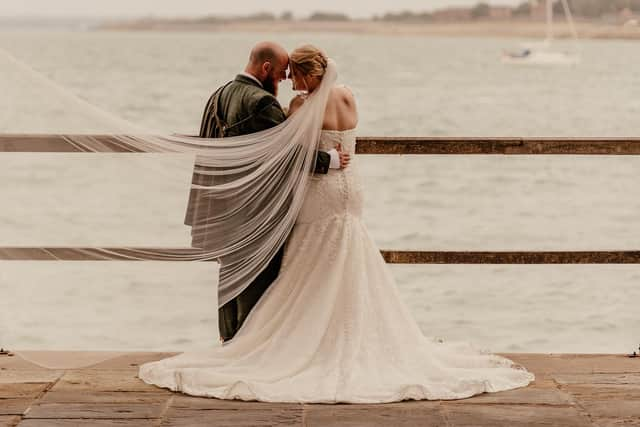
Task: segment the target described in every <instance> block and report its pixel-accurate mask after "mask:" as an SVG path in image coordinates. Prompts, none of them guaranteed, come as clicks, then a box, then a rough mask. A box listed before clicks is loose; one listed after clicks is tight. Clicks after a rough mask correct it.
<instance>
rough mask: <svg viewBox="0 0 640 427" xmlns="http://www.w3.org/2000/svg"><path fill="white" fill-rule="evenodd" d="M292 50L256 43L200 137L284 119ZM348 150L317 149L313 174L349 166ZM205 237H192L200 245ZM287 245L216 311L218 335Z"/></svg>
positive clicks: (229, 330)
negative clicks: (281, 93)
mask: <svg viewBox="0 0 640 427" xmlns="http://www.w3.org/2000/svg"><path fill="white" fill-rule="evenodd" d="M288 66H289V55H288V53H287V51H286V50H285V49H284V48H283V47H281V46H279V45H277V44H275V43H272V42H262V43H259V44H257V45H256V46H255V47H254V48H253V49H252V50H251V55H250V56H249V63H248V64H247V66H246V68H245V70H244V72H242V73H240V74H238V75H237V76H236V78H235V80H233V81H231V82H229V83H227V84H226V85H224V86H222V87H220V88H219V89H218V90H216V91H215V92H214V93H213V95H211V98H209V102H208V103H207V105H206V107H205V110H204V115H203V117H202V123H201V126H200V137H201V138H224V137H231V136H237V135H246V134H250V133H255V132H259V131H261V130H265V129H268V128H271V127H274V126H277V125H278V124H280V123H282V122H284V121H285V120H286V115H285V113H284V111H283V109H282V107H281V106H280V104H279V103H278V100H277V99H276V96H277V94H278V85H279V83H280V82H281V81H282V80H285V79H286V78H287V68H288ZM348 163H349V155H348V154H347V153H343V152H340V151H337V150H335V149H334V150H331V151H329V152H328V153H327V152H323V151H318V153H317V156H316V165H315V173H322V174H326V173H327V172H328V171H329V169H330V168H331V169H339V168H343V167H346V166H347V165H348ZM193 179H194V182H195V183H202V182H203V181H202V180H203V179H206V177H202V176H198V175H196V174H194V178H193ZM195 198H197V194H195V193H194V192H193V191H192V193H191V196H190V199H189V208H188V210H187V216H186V220H185V223H186V224H187V225H192V224H193V223H194V219H195V218H194V216H195V215H197V213H196V212H194V209H193V205H194V203H193V202H194V201H195V200H194V199H195ZM199 244H201V242H197V241H193V242H192V246H194V247H199ZM283 252H284V247H281V248H280V250H279V251H278V252H277V254H276V255H275V256H274V258H273V259H272V260H271V262H270V263H269V265H268V266H267V267H266V268H265V269H264V271H262V273H260V275H258V277H256V279H255V280H254V281H253V282H252V283H251V284H250V285H249V286H248V287H247V288H246V289H245V290H244V291H243V292H242V293H241V294H240V295H238V296H237V297H236V298H234V299H233V300H231V301H229V302H228V303H226V304H225V305H223V306H222V307H221V308H220V309H219V311H218V325H219V328H220V338H221V339H222V340H223V341H227V340H230V339H231V338H233V336H234V335H235V333H236V332H237V331H238V329H240V326H242V323H243V322H244V320H245V319H246V318H247V315H248V314H249V312H250V311H251V309H252V308H253V306H254V305H255V304H256V302H258V299H260V297H261V296H262V294H263V293H264V292H265V291H266V290H267V288H268V287H269V285H270V284H271V283H272V282H273V281H274V280H275V279H276V277H278V273H279V271H280V264H281V263H282V255H283Z"/></svg>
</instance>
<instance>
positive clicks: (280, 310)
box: [139, 130, 534, 403]
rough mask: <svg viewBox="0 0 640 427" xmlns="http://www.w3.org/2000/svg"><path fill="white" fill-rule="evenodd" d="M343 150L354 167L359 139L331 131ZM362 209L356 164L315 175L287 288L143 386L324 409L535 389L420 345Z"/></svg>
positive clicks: (283, 277) (157, 366)
mask: <svg viewBox="0 0 640 427" xmlns="http://www.w3.org/2000/svg"><path fill="white" fill-rule="evenodd" d="M338 143H341V144H342V146H343V149H344V150H347V151H349V152H350V153H351V154H352V155H353V154H354V152H355V144H356V138H355V130H348V131H327V130H323V131H322V133H321V137H320V147H319V148H320V149H321V150H330V149H332V148H335V147H336V146H337V144H338ZM362 207H363V197H362V186H361V183H360V179H359V176H358V166H357V160H352V162H351V165H350V166H349V167H348V168H346V169H341V170H331V171H330V172H329V173H328V174H327V175H314V176H313V178H312V179H311V181H310V183H309V188H308V190H307V193H306V197H305V199H304V203H303V205H302V209H301V211H300V213H299V215H298V218H297V221H296V225H295V227H294V229H293V232H292V234H291V236H290V238H289V240H288V242H287V246H286V250H285V255H284V260H283V264H282V268H281V270H280V274H279V277H278V279H277V280H276V281H275V282H274V283H273V284H272V285H271V286H270V287H269V289H268V290H267V292H266V293H265V294H264V295H263V296H262V298H261V299H260V301H259V302H258V303H257V305H256V306H255V307H254V309H253V311H252V312H251V313H250V314H249V317H248V318H247V319H246V321H245V323H244V325H243V326H242V328H241V329H240V331H238V333H237V335H236V336H235V337H234V338H233V340H231V341H229V342H227V343H225V344H224V345H221V346H215V347H213V348H211V349H209V350H205V351H194V352H187V353H182V354H180V355H177V356H174V357H171V358H168V359H164V360H160V361H157V362H151V363H147V364H144V365H142V366H141V367H140V371H139V377H140V378H141V379H142V380H143V381H145V382H147V383H149V384H155V385H157V386H160V387H166V388H169V389H171V390H174V391H180V392H183V393H186V394H190V395H194V396H207V397H215V398H220V399H242V400H259V401H265V402H317V403H337V402H350V403H382V402H394V401H401V400H406V399H416V400H421V399H430V400H434V399H460V398H465V397H469V396H472V395H475V394H479V393H483V392H497V391H502V390H509V389H513V388H518V387H524V386H526V385H527V384H529V383H530V382H531V381H533V380H534V376H533V374H531V373H530V372H528V371H526V370H525V369H524V368H522V367H520V366H517V365H515V364H514V363H513V362H511V361H510V360H508V359H505V358H502V357H500V356H496V355H492V354H488V353H486V352H482V351H479V350H477V349H475V348H473V347H472V346H471V345H468V344H464V343H448V342H441V341H438V340H435V339H430V338H427V337H425V336H424V335H423V334H422V331H421V330H420V329H419V327H418V325H417V323H416V322H415V321H414V320H413V318H412V316H411V313H410V312H409V310H408V309H407V307H406V306H405V305H404V303H403V302H402V300H401V298H400V295H399V294H398V290H397V288H396V284H395V282H394V279H393V277H392V275H391V273H390V271H389V269H388V267H387V265H386V264H385V261H384V259H383V258H382V256H381V255H380V252H379V250H378V248H377V247H376V245H375V244H374V242H373V241H372V239H371V238H370V236H369V234H368V232H367V229H366V228H365V226H364V224H363V222H362ZM213 309H214V308H212V310H213Z"/></svg>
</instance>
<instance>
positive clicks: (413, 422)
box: [0, 353, 640, 427]
mask: <svg viewBox="0 0 640 427" xmlns="http://www.w3.org/2000/svg"><path fill="white" fill-rule="evenodd" d="M169 355H171V354H169V353H127V354H124V355H120V356H117V357H114V358H111V359H109V360H106V361H103V362H101V363H98V364H96V365H94V366H91V367H90V368H85V369H66V370H52V369H45V368H42V367H39V366H37V365H34V364H33V363H30V362H27V361H26V360H24V359H22V358H20V357H19V356H13V357H9V356H0V426H12V427H13V426H21V427H57V426H86V425H96V426H228V427H236V426H275V425H284V426H345V427H347V426H348V427H355V426H385V427H386V426H505V427H506V426H509V427H511V426H563V427H565V426H566V427H572V426H576V427H578V426H640V358H635V359H634V358H629V357H626V356H622V355H541V354H507V355H505V356H507V357H509V358H511V359H513V360H514V361H516V362H518V363H521V364H522V365H524V366H525V367H527V368H528V369H529V370H530V371H532V372H534V373H535V374H536V378H537V379H536V382H535V383H534V384H532V385H531V386H529V387H527V388H523V389H518V390H512V391H507V392H502V393H493V394H483V395H480V396H476V397H472V398H470V399H464V400H458V401H421V402H402V403H392V404H383V405H306V404H305V405H302V404H270V403H259V402H240V401H221V400H216V399H206V398H195V397H189V396H185V395H181V394H176V393H171V392H169V391H167V390H163V389H159V388H156V387H154V386H150V385H147V384H145V383H143V382H142V381H140V380H139V379H138V378H136V373H137V366H138V365H139V364H140V363H144V362H147V361H151V360H158V359H161V358H164V357H167V356H169ZM58 356H60V354H59V355H58Z"/></svg>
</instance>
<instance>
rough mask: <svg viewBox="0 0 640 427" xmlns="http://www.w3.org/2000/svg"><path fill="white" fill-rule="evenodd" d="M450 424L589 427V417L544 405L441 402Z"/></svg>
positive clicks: (574, 410) (470, 426) (458, 426)
mask: <svg viewBox="0 0 640 427" xmlns="http://www.w3.org/2000/svg"><path fill="white" fill-rule="evenodd" d="M443 409H444V413H445V416H446V419H447V423H448V424H447V425H448V426H451V427H454V426H455V427H478V426H491V427H514V426H530V427H534V426H544V427H551V426H558V427H560V426H561V427H586V426H592V425H593V424H592V422H591V420H590V419H589V418H588V417H587V416H584V415H583V414H581V413H580V411H579V410H578V409H577V408H574V407H557V406H545V405H468V404H448V403H444V404H443Z"/></svg>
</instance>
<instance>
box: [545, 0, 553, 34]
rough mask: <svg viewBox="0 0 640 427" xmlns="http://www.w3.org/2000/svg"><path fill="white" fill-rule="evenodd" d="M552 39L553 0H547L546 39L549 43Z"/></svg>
mask: <svg viewBox="0 0 640 427" xmlns="http://www.w3.org/2000/svg"><path fill="white" fill-rule="evenodd" d="M551 40H553V0H547V39H546V40H545V42H547V43H550V42H551Z"/></svg>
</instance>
